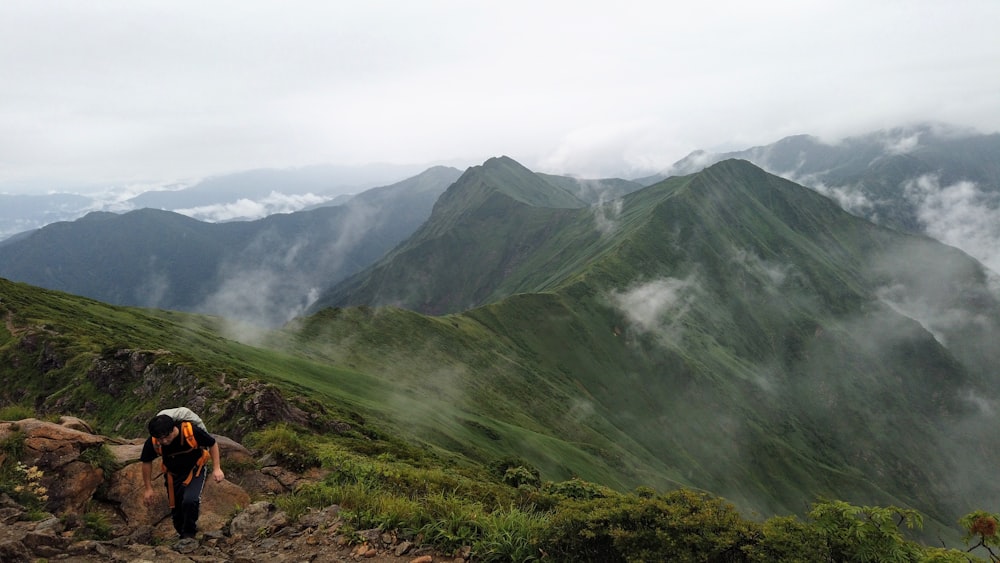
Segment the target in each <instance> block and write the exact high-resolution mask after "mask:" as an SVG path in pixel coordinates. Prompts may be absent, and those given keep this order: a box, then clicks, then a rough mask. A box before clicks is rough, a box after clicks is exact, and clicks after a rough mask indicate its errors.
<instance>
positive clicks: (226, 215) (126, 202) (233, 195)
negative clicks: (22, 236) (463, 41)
mask: <svg viewBox="0 0 1000 563" xmlns="http://www.w3.org/2000/svg"><path fill="white" fill-rule="evenodd" d="M429 166H430V165H424V164H415V165H392V164H371V165H365V166H335V165H317V166H307V167H302V168H290V169H261V170H250V171H246V172H238V173H234V174H228V175H222V176H216V177H211V178H207V179H203V180H198V181H194V182H190V183H187V184H172V185H165V186H142V187H139V186H117V187H113V186H112V187H106V188H102V189H97V188H90V189H86V190H79V191H77V190H73V191H76V192H77V193H70V190H61V189H60V188H59V187H58V186H53V187H52V189H50V190H49V193H45V194H21V193H15V194H5V193H0V240H4V239H7V238H9V237H12V236H14V235H16V234H18V233H23V232H26V231H31V230H34V229H38V228H40V227H43V226H45V225H48V224H49V223H55V222H57V221H72V220H74V219H78V218H80V217H82V216H84V215H86V214H87V213H90V212H92V211H111V212H116V213H118V212H125V211H131V210H133V209H141V208H144V207H151V208H156V209H165V210H168V211H175V212H177V213H181V214H184V215H187V216H189V217H192V218H194V219H198V220H201V221H209V222H219V221H236V220H252V219H259V218H262V217H266V216H268V215H272V214H275V213H291V212H293V211H301V210H304V209H309V208H313V207H318V206H322V205H337V204H339V203H341V202H343V201H344V200H346V199H348V197H349V196H350V195H351V194H356V193H358V192H361V191H364V190H366V189H369V188H372V187H376V186H384V185H388V184H392V183H394V182H398V181H399V180H402V179H405V178H408V177H410V176H414V175H416V174H419V173H420V172H422V171H424V170H425V169H427V168H428V167H429ZM0 192H2V190H0Z"/></svg>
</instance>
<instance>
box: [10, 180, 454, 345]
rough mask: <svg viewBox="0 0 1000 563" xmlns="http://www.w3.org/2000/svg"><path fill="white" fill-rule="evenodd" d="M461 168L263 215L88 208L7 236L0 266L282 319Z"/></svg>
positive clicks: (348, 269)
mask: <svg viewBox="0 0 1000 563" xmlns="http://www.w3.org/2000/svg"><path fill="white" fill-rule="evenodd" d="M459 174H460V172H459V171H458V170H456V169H454V168H446V167H435V168H431V169H429V170H427V171H425V172H424V173H422V174H420V175H417V176H414V177H413V178H410V179H408V180H404V181H402V182H399V183H397V184H393V185H391V186H386V187H382V188H374V189H371V190H367V191H365V192H363V193H361V194H358V195H357V196H355V197H354V198H352V199H351V200H350V201H348V202H347V203H345V204H343V205H337V206H330V207H320V208H317V209H312V210H309V211H301V212H296V213H289V214H276V215H271V216H268V217H265V218H264V219H260V220H256V221H235V222H229V223H206V222H202V221H196V220H194V219H191V218H189V217H186V216H184V215H180V214H177V213H173V212H170V211H162V210H156V209H140V210H136V211H132V212H129V213H125V214H121V215H118V214H114V213H108V212H97V213H91V214H89V215H87V216H86V217H84V218H82V219H79V220H77V221H73V222H60V223H53V224H51V225H47V226H46V227H43V228H41V229H39V230H37V231H35V232H32V233H28V234H26V235H24V236H22V237H18V238H17V239H16V240H11V241H6V242H5V243H4V244H0V275H2V276H5V277H7V278H10V279H13V280H16V281H22V282H26V283H30V284H33V285H38V286H41V287H46V288H50V289H57V290H61V291H67V292H70V293H75V294H78V295H83V296H87V297H91V298H93V299H98V300H101V301H105V302H107V303H113V304H118V305H134V306H142V307H159V308H164V309H175V310H182V311H198V312H204V313H210V314H217V315H223V316H227V317H231V318H234V319H237V320H243V321H247V322H256V323H258V324H261V325H265V326H276V325H280V324H282V323H284V322H285V321H287V320H288V319H289V318H291V317H293V316H295V315H297V314H300V313H301V312H302V310H303V309H304V308H305V307H306V306H307V305H309V303H310V302H311V300H312V299H315V294H316V293H318V292H319V291H320V290H321V289H322V288H324V287H326V286H328V285H329V284H331V283H334V282H336V281H338V280H339V279H341V278H343V277H345V276H347V275H350V274H352V273H354V272H356V271H358V270H360V269H361V268H363V267H365V266H367V265H369V264H371V263H372V262H373V261H374V260H376V259H378V258H379V257H381V256H382V255H384V254H385V253H386V252H387V251H389V250H390V249H391V248H392V247H393V246H395V245H396V244H397V243H399V242H400V241H402V240H404V239H406V238H407V237H408V236H409V235H410V234H412V233H413V231H414V230H416V228H417V227H418V226H420V224H421V223H423V222H424V221H425V220H426V219H427V216H428V215H429V214H430V210H431V208H432V206H433V205H434V202H435V201H436V200H437V198H438V196H439V195H440V194H441V193H442V192H443V191H444V190H445V188H447V187H448V186H449V185H450V184H451V183H452V182H453V181H454V180H455V179H456V178H458V176H459Z"/></svg>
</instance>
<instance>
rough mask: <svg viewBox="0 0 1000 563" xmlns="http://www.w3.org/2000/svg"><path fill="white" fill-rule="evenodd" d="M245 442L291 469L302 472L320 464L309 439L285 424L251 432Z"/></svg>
mask: <svg viewBox="0 0 1000 563" xmlns="http://www.w3.org/2000/svg"><path fill="white" fill-rule="evenodd" d="M246 444H247V446H249V447H252V448H255V449H257V450H258V451H260V452H261V453H263V454H265V455H270V456H274V458H275V459H277V460H278V461H279V462H281V464H282V465H284V466H286V467H288V468H290V469H292V470H293V471H298V472H302V471H305V470H307V469H309V468H311V467H318V466H319V464H320V461H319V456H318V455H317V453H316V452H315V451H314V449H313V447H312V446H310V444H309V440H308V439H307V438H305V437H303V436H302V435H301V434H300V433H298V432H296V431H295V430H294V429H292V428H291V427H289V426H288V425H286V424H278V425H277V426H274V427H272V428H267V429H264V430H260V431H258V432H254V433H251V434H249V435H247V437H246Z"/></svg>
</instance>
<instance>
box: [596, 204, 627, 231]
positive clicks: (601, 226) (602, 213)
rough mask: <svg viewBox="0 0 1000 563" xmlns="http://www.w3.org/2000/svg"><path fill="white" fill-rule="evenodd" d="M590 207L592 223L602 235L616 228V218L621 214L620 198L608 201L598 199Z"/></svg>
mask: <svg viewBox="0 0 1000 563" xmlns="http://www.w3.org/2000/svg"><path fill="white" fill-rule="evenodd" d="M591 209H593V210H594V223H595V224H596V225H597V230H598V231H600V232H601V234H602V235H607V234H611V233H613V232H615V231H616V230H618V218H619V217H620V216H621V214H622V200H621V198H618V199H614V200H611V201H610V202H605V201H603V200H602V201H599V202H598V203H597V204H596V205H594V206H593V207H592V208H591Z"/></svg>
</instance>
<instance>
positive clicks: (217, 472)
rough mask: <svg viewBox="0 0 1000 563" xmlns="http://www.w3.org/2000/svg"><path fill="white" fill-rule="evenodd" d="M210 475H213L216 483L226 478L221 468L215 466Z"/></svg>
mask: <svg viewBox="0 0 1000 563" xmlns="http://www.w3.org/2000/svg"><path fill="white" fill-rule="evenodd" d="M212 477H215V482H216V483H221V482H222V480H223V479H225V478H226V474H225V473H223V472H222V469H221V468H218V467H217V468H215V471H213V472H212Z"/></svg>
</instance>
